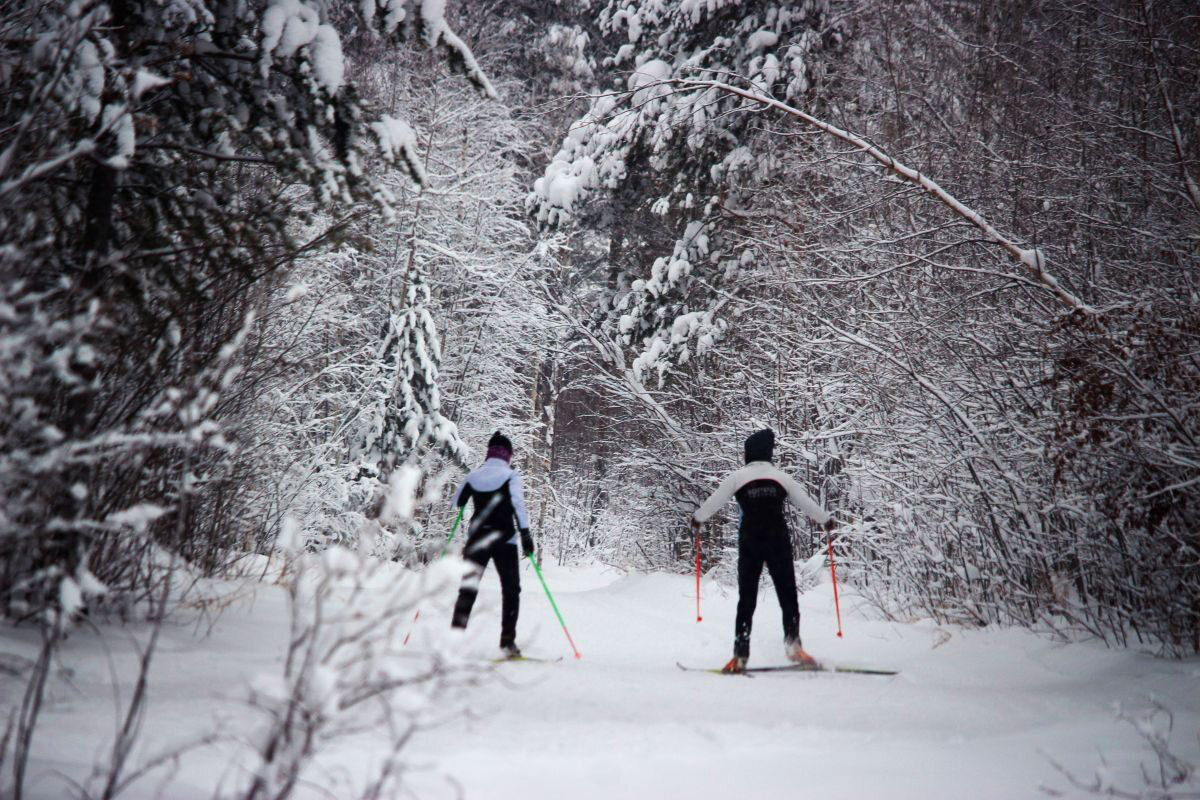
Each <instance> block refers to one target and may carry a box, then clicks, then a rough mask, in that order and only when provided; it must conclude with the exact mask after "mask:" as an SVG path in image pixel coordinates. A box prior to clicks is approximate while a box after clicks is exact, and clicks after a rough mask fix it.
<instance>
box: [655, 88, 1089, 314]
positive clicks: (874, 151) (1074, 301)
mask: <svg viewBox="0 0 1200 800" xmlns="http://www.w3.org/2000/svg"><path fill="white" fill-rule="evenodd" d="M663 83H665V84H668V85H673V86H679V87H683V88H687V89H714V90H716V91H721V92H727V93H729V94H734V95H737V96H738V97H742V98H745V99H746V100H751V101H753V102H757V103H762V104H763V105H766V106H769V107H771V108H774V109H776V110H778V111H782V112H784V113H785V114H788V115H790V116H793V117H796V118H797V119H799V120H802V121H803V122H806V123H808V124H809V125H811V126H813V127H814V128H817V129H818V130H821V131H824V132H825V133H827V134H829V135H830V136H833V137H834V138H837V139H841V140H842V141H843V142H847V143H849V144H851V145H853V146H854V147H856V148H858V149H859V150H861V151H863V152H864V153H866V154H867V155H868V156H870V157H871V158H873V159H874V160H875V161H877V162H879V163H880V164H882V165H883V166H884V167H886V168H887V169H888V170H890V171H891V172H893V173H895V174H896V175H898V176H899V177H901V178H903V179H904V180H905V181H907V182H909V183H912V184H915V185H917V186H919V187H921V188H922V189H924V190H925V191H926V192H928V193H929V194H931V195H933V196H934V197H935V198H937V199H938V200H939V201H941V202H942V203H943V204H945V205H946V206H948V207H949V208H950V209H951V210H952V211H954V213H956V214H958V215H959V216H960V217H962V218H963V219H965V220H967V221H968V222H970V223H971V224H972V225H974V226H975V227H976V228H978V229H979V230H980V231H982V232H983V234H984V236H986V237H987V238H988V239H989V240H991V241H992V242H994V243H996V244H998V245H1000V247H1002V248H1003V249H1004V250H1005V251H1006V252H1007V253H1008V254H1009V256H1010V257H1011V258H1012V259H1013V261H1015V262H1017V263H1018V264H1020V265H1021V266H1022V267H1023V268H1024V269H1025V270H1026V271H1027V272H1028V273H1029V274H1030V275H1031V276H1032V277H1033V279H1034V280H1035V281H1037V283H1039V284H1041V285H1042V286H1044V287H1045V288H1047V289H1049V290H1050V291H1051V292H1052V293H1053V294H1054V295H1055V297H1057V298H1058V300H1059V302H1061V303H1062V304H1063V305H1065V306H1066V307H1067V308H1069V309H1070V310H1072V311H1080V312H1083V313H1085V314H1089V315H1090V314H1094V313H1095V309H1094V308H1092V307H1091V306H1090V305H1088V304H1087V303H1085V302H1083V300H1081V299H1079V298H1078V297H1076V296H1075V295H1074V294H1073V293H1072V292H1070V291H1069V290H1068V289H1066V288H1065V287H1064V286H1063V285H1062V284H1061V283H1059V282H1058V279H1057V278H1055V277H1054V276H1053V275H1051V274H1050V273H1049V272H1047V271H1046V256H1045V255H1044V254H1043V253H1042V252H1041V251H1040V250H1038V249H1035V248H1023V247H1021V246H1020V245H1019V244H1017V243H1016V242H1014V241H1013V240H1012V239H1010V238H1008V237H1007V236H1005V235H1004V234H1002V233H1000V231H998V230H996V228H995V227H993V226H992V225H991V223H989V222H988V221H987V220H986V219H985V218H984V217H983V216H982V215H981V214H980V213H979V212H977V211H975V210H974V209H972V208H970V207H969V206H967V205H965V204H964V203H963V202H961V201H960V200H958V198H956V197H954V196H953V195H952V194H950V193H949V192H947V191H946V190H945V189H943V188H942V187H941V186H940V185H938V183H937V182H936V181H934V180H933V179H932V178H930V177H929V176H927V175H923V174H921V172H920V171H919V170H915V169H913V168H912V167H910V166H908V165H906V164H904V163H902V162H900V161H897V160H896V159H895V158H893V157H892V156H890V155H888V153H886V152H885V151H884V150H882V149H880V148H879V147H877V146H876V145H873V144H871V143H870V142H868V141H867V140H865V139H863V138H862V137H860V136H857V135H856V134H854V133H851V132H850V131H847V130H843V129H842V128H839V127H837V126H836V125H832V124H830V123H828V122H825V121H824V120H822V119H818V118H817V117H814V116H812V115H811V114H808V113H805V112H804V111H801V110H800V109H798V108H796V107H795V106H790V105H788V104H787V103H784V102H781V101H779V100H776V99H775V98H773V97H771V96H769V95H766V94H764V93H763V92H762V91H761V90H760V89H757V88H754V89H743V88H741V87H738V86H733V85H732V84H729V83H725V82H723V81H713V80H696V79H691V78H676V79H671V80H665V81H663Z"/></svg>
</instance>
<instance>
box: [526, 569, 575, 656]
mask: <svg viewBox="0 0 1200 800" xmlns="http://www.w3.org/2000/svg"><path fill="white" fill-rule="evenodd" d="M527 557H528V558H529V563H530V564H533V571H534V572H535V573H536V574H537V576H538V580H539V581H541V583H542V589H543V590H544V591H545V592H546V598H547V599H548V600H549V601H550V607H551V608H553V609H554V616H556V617H558V624H559V625H562V629H563V633H565V634H566V635H567V642H568V643H569V644H570V645H571V650H573V651H574V653H575V657H576V658H583V656H582V655H581V654H580V652H579V648H578V647H576V646H575V640H574V639H572V638H571V632H570V631H569V630H567V623H565V622H563V618H562V612H560V611H559V610H558V603H556V602H554V595H552V594H550V587H549V586H547V585H546V579H545V578H544V577H542V568H541V567H539V566H538V563H537V560H536V559H535V558H534V557H533V553H529V554H528V556H527Z"/></svg>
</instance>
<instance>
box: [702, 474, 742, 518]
mask: <svg viewBox="0 0 1200 800" xmlns="http://www.w3.org/2000/svg"><path fill="white" fill-rule="evenodd" d="M736 475H737V473H736V472H734V473H731V474H730V475H728V476H726V478H725V480H723V481H721V485H720V486H718V487H717V490H716V491H715V492H713V493H712V494H711V495H710V496H709V498H708V499H707V500H705V501H704V504H703V505H702V506H700V507H699V508H698V509H696V513H695V514H693V515H692V519H694V520H695V521H696V522H706V521H707V520H708V518H709V517H711V516H712V515H713V514H715V513H717V512H718V511H720V510H721V506H723V505H725V504H726V503H728V502H729V498H731V497H733V493H734V491H735V490H736V489H737V477H736Z"/></svg>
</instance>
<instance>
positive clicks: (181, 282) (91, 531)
mask: <svg viewBox="0 0 1200 800" xmlns="http://www.w3.org/2000/svg"><path fill="white" fill-rule="evenodd" d="M323 8H324V6H323V5H321V4H316V3H314V4H309V3H305V2H302V1H301V0H269V2H261V3H260V2H255V3H241V2H226V1H225V0H176V1H174V2H169V3H160V2H121V3H116V2H96V3H87V4H79V3H67V2H50V3H32V2H22V3H17V4H16V5H15V6H12V7H10V8H6V12H5V15H4V18H3V20H2V21H0V88H2V93H3V95H4V97H5V101H4V103H3V106H2V109H0V114H2V115H3V116H2V118H0V130H3V132H4V139H3V141H2V142H0V231H3V240H2V241H0V259H2V260H3V261H2V263H3V276H4V280H3V287H2V289H0V292H2V294H3V301H2V303H3V305H2V306H0V307H2V308H3V309H4V312H3V313H2V314H0V337H2V338H3V341H4V342H5V347H4V351H3V354H2V356H0V375H2V377H0V386H2V387H3V389H2V392H0V404H2V411H3V414H2V416H3V419H4V422H3V423H0V437H2V441H3V444H2V446H0V487H2V488H0V494H2V496H3V497H4V503H3V506H4V508H3V511H2V512H0V525H2V526H3V529H4V535H3V537H2V540H3V544H0V548H2V551H0V556H2V557H0V560H2V561H3V564H4V566H3V569H2V571H0V592H2V593H3V599H2V600H0V602H2V603H3V604H4V606H5V608H6V609H7V610H8V611H9V612H10V613H12V614H16V615H19V616H23V615H39V614H42V613H43V612H45V613H46V614H48V615H49V618H52V619H58V618H60V617H57V616H56V615H57V614H58V613H59V612H65V613H66V615H67V616H69V615H70V614H72V613H74V612H75V611H77V610H78V609H79V608H80V603H81V590H82V591H85V592H92V593H93V594H94V593H96V592H97V591H98V586H99V585H98V584H97V583H96V581H95V580H94V579H93V578H92V577H91V573H90V572H89V571H88V570H89V567H90V569H91V570H92V571H93V572H95V573H96V575H98V576H99V577H100V578H101V579H102V580H104V581H106V582H108V583H109V584H110V586H111V587H112V588H114V589H122V590H131V589H133V588H134V587H140V588H143V589H144V588H145V587H146V584H147V581H146V575H145V569H146V568H148V566H147V565H149V564H152V563H154V561H153V559H147V558H145V556H147V555H148V554H149V553H150V552H151V551H152V550H153V549H154V548H157V547H166V548H168V549H169V550H172V551H175V552H179V553H180V554H182V555H184V556H185V557H187V558H189V559H191V560H193V561H195V562H196V563H198V564H203V565H205V566H207V567H209V568H212V567H215V566H217V565H218V563H219V561H220V558H221V555H220V554H221V552H222V551H223V550H224V549H225V548H228V547H229V546H231V545H232V544H233V543H234V542H236V541H238V540H239V539H240V533H239V532H238V531H237V524H236V523H235V522H232V520H234V519H235V515H236V513H237V510H238V503H237V502H236V499H237V497H238V496H239V493H240V491H241V486H242V485H243V483H244V478H245V475H244V474H242V473H241V472H240V469H241V467H240V466H239V464H241V463H242V462H237V461H235V460H233V459H231V458H230V457H229V456H230V454H232V453H233V452H235V451H236V450H237V447H238V444H239V443H238V442H236V441H234V440H233V439H232V438H230V436H229V435H228V433H229V431H230V430H231V429H229V428H228V427H224V428H223V425H222V422H223V421H224V420H232V419H235V418H236V417H237V414H238V413H239V412H240V411H241V410H243V409H244V408H246V407H247V401H248V397H249V395H251V394H252V393H253V392H254V391H255V390H256V386H257V383H258V381H259V379H260V378H261V371H260V368H264V367H265V366H266V365H261V364H257V363H255V362H254V360H253V354H246V353H242V352H240V350H241V348H242V346H243V344H245V343H246V342H247V341H248V338H247V337H248V336H249V334H250V332H251V326H252V321H253V319H254V315H255V308H256V306H257V304H258V303H259V301H260V300H261V295H260V293H259V290H258V287H265V286H267V285H269V281H268V280H267V279H269V278H270V277H271V276H274V275H277V274H279V273H280V272H281V271H282V270H283V269H285V268H286V267H287V266H288V265H289V264H291V263H292V262H293V261H294V259H295V258H296V257H297V256H298V255H299V254H301V253H303V252H306V251H307V250H310V249H313V248H316V247H319V246H321V244H322V243H323V242H325V241H326V240H328V239H329V238H330V236H331V235H333V234H336V232H337V230H338V228H337V227H335V228H334V229H333V230H332V231H330V232H325V231H318V232H316V234H315V235H314V236H313V237H312V238H311V239H309V240H298V239H296V238H295V237H293V235H292V231H293V230H295V227H296V226H297V225H298V224H301V225H302V224H303V223H305V222H306V221H312V220H314V219H315V216H314V213H315V211H316V210H317V209H321V208H327V209H332V208H334V207H337V206H342V207H345V206H349V205H351V204H365V207H370V208H372V209H374V212H373V213H377V214H380V215H382V216H383V217H384V218H388V217H389V216H391V215H393V214H394V211H395V196H394V194H393V193H392V192H390V191H389V190H388V189H387V188H386V187H385V186H384V185H383V184H382V183H381V182H380V181H379V180H378V177H377V175H375V174H373V173H372V172H371V171H370V170H368V169H367V166H368V159H369V158H371V157H372V156H371V154H372V153H378V154H379V156H380V157H381V159H382V160H383V161H384V162H388V163H395V164H398V165H400V166H402V167H404V168H405V169H406V170H407V171H408V173H409V174H410V176H411V177H412V179H413V180H416V181H417V182H420V181H422V180H424V176H423V171H422V169H423V166H422V165H421V164H420V162H418V161H417V160H416V158H415V155H414V154H415V150H414V137H413V134H412V131H411V128H410V127H409V126H408V125H407V123H405V122H403V121H402V120H398V119H395V118H391V117H387V116H377V115H376V114H375V113H374V112H372V111H371V109H370V108H369V107H367V106H366V105H364V104H363V103H362V102H361V101H360V100H359V95H358V93H357V92H356V90H355V87H354V86H353V84H352V83H351V82H348V81H347V63H346V59H345V53H344V52H343V50H344V48H343V43H344V41H346V40H344V39H343V34H344V33H352V34H353V36H354V37H356V40H357V39H361V38H366V39H371V38H374V39H379V40H381V41H382V40H383V39H386V40H388V41H395V40H397V39H400V38H408V39H409V40H411V41H412V42H413V43H414V45H417V46H419V47H421V48H436V49H437V50H439V51H440V52H442V53H443V54H445V55H447V56H448V58H449V61H450V62H451V64H452V65H455V66H457V67H458V68H460V69H461V71H462V72H463V73H464V74H465V76H466V78H467V79H468V80H469V81H471V82H472V83H473V84H475V86H476V87H477V88H478V90H479V91H481V92H483V93H484V94H492V93H493V92H494V90H493V89H492V87H491V84H490V83H489V81H488V79H487V78H486V76H484V74H483V73H482V72H481V71H480V69H479V68H478V65H477V64H476V62H475V60H474V57H473V56H472V54H471V52H470V50H469V49H468V48H467V47H466V45H465V44H464V43H463V42H462V40H461V39H459V38H458V36H457V35H456V34H455V33H454V32H453V30H452V29H451V28H450V27H449V26H448V25H447V23H446V19H445V15H444V12H445V9H444V4H441V3H432V2H424V3H415V2H399V1H398V0H379V2H368V3H365V4H357V5H356V6H355V12H354V14H353V15H348V16H344V17H338V18H337V19H333V18H330V17H329V16H328V15H327V14H326V13H325V11H324V10H323ZM414 344H415V342H414ZM116 594H117V595H121V594H122V593H121V592H118V593H116Z"/></svg>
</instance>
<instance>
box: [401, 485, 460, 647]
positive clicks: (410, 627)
mask: <svg viewBox="0 0 1200 800" xmlns="http://www.w3.org/2000/svg"><path fill="white" fill-rule="evenodd" d="M466 508H467V507H466V506H459V507H458V516H456V517H455V518H454V524H453V525H451V526H450V536H449V537H448V538H447V539H446V545H445V546H444V547H443V548H442V552H441V554H439V555H438V559H439V560H440V559H441V558H442V557H443V556H445V555H446V551H447V550H449V549H450V543H451V542H452V541H454V532H455V531H456V530H458V523H460V522H462V518H463V511H465V510H466ZM420 618H421V607H420V606H417V613H416V614H413V618H412V622H411V623H409V625H408V633H406V634H404V641H403V642H401V643H400V646H401V647H404V646H405V645H406V644H408V640H409V639H410V638H411V637H412V634H413V627H415V626H416V624H417V620H419V619H420Z"/></svg>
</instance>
